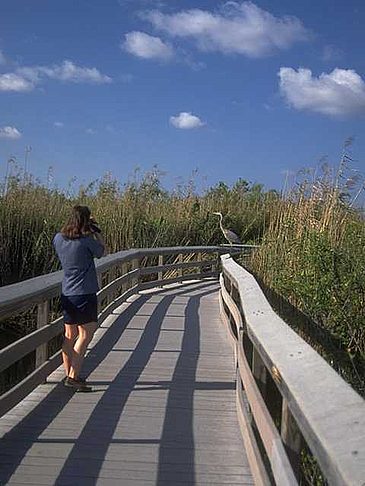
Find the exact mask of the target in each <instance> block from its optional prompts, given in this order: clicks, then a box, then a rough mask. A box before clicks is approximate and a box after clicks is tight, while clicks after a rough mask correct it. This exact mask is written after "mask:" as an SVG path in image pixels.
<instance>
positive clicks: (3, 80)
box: [0, 73, 34, 91]
mask: <svg viewBox="0 0 365 486" xmlns="http://www.w3.org/2000/svg"><path fill="white" fill-rule="evenodd" d="M33 88H34V84H33V83H32V81H29V80H28V79H26V78H24V77H23V76H20V75H19V74H15V73H6V74H0V91H31V90H32V89H33Z"/></svg>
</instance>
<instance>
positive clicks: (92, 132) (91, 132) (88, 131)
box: [85, 128, 96, 135]
mask: <svg viewBox="0 0 365 486" xmlns="http://www.w3.org/2000/svg"><path fill="white" fill-rule="evenodd" d="M85 132H86V133H87V134H88V135H95V134H96V130H94V129H93V128H87V129H86V130H85Z"/></svg>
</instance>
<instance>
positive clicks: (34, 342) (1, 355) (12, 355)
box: [0, 317, 63, 372]
mask: <svg viewBox="0 0 365 486" xmlns="http://www.w3.org/2000/svg"><path fill="white" fill-rule="evenodd" d="M62 331H63V319H62V317H60V318H59V319H57V320H56V321H54V322H53V323H51V324H48V325H46V326H44V327H42V328H40V329H37V331H34V332H32V333H30V334H28V335H27V336H24V337H23V338H21V339H19V340H18V341H15V342H14V343H11V344H9V346H7V347H6V348H4V349H2V350H0V372H1V371H3V370H5V369H6V368H8V367H9V366H11V365H12V364H13V363H15V362H16V361H19V360H20V359H21V358H23V357H24V356H25V355H27V354H29V353H31V352H32V351H34V350H35V349H36V347H37V346H40V345H41V344H43V343H44V342H48V341H49V340H50V339H52V338H54V337H55V336H57V335H58V334H60V333H61V332H62Z"/></svg>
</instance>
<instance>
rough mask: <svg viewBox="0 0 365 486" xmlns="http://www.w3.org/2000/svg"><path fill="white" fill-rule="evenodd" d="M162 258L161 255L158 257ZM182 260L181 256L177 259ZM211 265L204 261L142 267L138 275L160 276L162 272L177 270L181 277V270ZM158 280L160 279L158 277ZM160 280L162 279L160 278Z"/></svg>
mask: <svg viewBox="0 0 365 486" xmlns="http://www.w3.org/2000/svg"><path fill="white" fill-rule="evenodd" d="M160 256H162V255H160ZM179 258H182V255H181V256H180V257H179ZM211 263H213V261H212V262H211V261H204V262H198V261H190V262H182V261H180V263H169V264H166V265H158V266H157V265H155V266H153V267H143V268H141V271H140V274H141V275H151V274H154V273H158V274H161V273H162V272H168V271H171V270H179V276H182V270H184V269H189V268H194V269H195V268H198V269H201V268H203V267H206V266H208V265H210V264H211ZM201 275H202V276H204V274H203V273H201ZM159 278H160V277H159ZM161 278H162V277H161Z"/></svg>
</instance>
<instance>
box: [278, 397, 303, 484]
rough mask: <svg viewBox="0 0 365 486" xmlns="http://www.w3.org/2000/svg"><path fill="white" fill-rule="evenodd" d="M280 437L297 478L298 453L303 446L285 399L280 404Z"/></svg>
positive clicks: (300, 435) (298, 467) (298, 472)
mask: <svg viewBox="0 0 365 486" xmlns="http://www.w3.org/2000/svg"><path fill="white" fill-rule="evenodd" d="M281 438H282V439H283V443H284V445H285V448H286V451H287V454H288V457H289V460H290V464H291V465H292V468H293V471H294V474H295V476H296V477H297V478H298V479H299V474H300V454H301V450H302V447H303V440H302V434H301V432H300V430H299V428H298V425H297V423H296V422H295V419H294V417H293V415H292V413H291V411H290V408H289V405H288V402H287V401H286V400H285V399H284V400H283V405H282V415H281Z"/></svg>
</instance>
